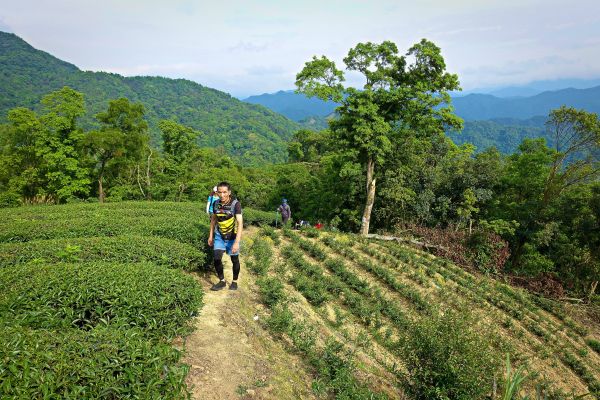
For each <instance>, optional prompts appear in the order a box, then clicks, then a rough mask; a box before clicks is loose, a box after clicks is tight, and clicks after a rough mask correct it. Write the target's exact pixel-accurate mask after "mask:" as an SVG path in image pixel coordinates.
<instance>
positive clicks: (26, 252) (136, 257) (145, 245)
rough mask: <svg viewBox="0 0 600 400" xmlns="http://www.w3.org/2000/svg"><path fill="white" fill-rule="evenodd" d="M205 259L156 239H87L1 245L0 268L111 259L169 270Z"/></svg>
mask: <svg viewBox="0 0 600 400" xmlns="http://www.w3.org/2000/svg"><path fill="white" fill-rule="evenodd" d="M205 259H206V255H205V254H204V253H203V252H201V251H200V250H198V249H197V248H195V247H193V246H191V245H189V244H185V243H181V242H178V241H176V240H172V239H165V238H161V237H153V236H133V235H123V236H110V237H108V236H105V237H84V238H70V239H49V240H33V241H30V242H25V243H2V244H0V268H2V267H7V266H13V265H17V264H23V263H26V262H29V261H32V260H36V261H38V262H44V263H56V262H61V261H64V262H77V261H82V262H91V261H104V260H110V261H111V262H118V263H136V262H143V261H151V262H153V263H155V264H157V265H162V266H166V267H169V268H184V269H187V270H190V269H194V268H199V267H201V266H202V265H204V262H205Z"/></svg>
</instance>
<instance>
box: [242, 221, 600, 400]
mask: <svg viewBox="0 0 600 400" xmlns="http://www.w3.org/2000/svg"><path fill="white" fill-rule="evenodd" d="M261 233H262V234H261V236H257V237H256V239H255V240H254V242H253V244H252V246H251V247H250V253H251V255H250V261H248V263H247V265H248V266H249V268H250V269H251V270H252V271H253V272H254V274H255V275H256V276H257V285H258V290H259V292H260V296H261V299H262V300H261V301H262V302H263V303H264V304H265V306H266V307H267V309H268V310H269V311H268V312H267V313H268V316H267V318H266V323H265V326H266V328H267V329H269V330H271V332H273V334H274V335H275V336H276V337H279V338H281V340H282V341H283V342H284V343H286V344H287V345H288V346H289V348H290V349H291V350H292V351H293V352H297V353H299V354H302V355H303V357H304V358H305V360H306V361H307V362H308V364H309V365H311V366H312V368H313V371H314V373H315V376H316V378H315V382H314V384H313V388H314V389H315V390H317V391H318V392H319V391H320V393H322V394H323V395H326V396H327V395H329V396H332V397H336V398H406V397H404V396H406V395H408V398H414V399H489V398H498V399H525V398H529V399H575V398H600V352H599V346H598V343H599V342H598V339H599V336H598V326H597V323H596V324H592V326H585V325H583V324H582V323H580V322H577V321H576V320H575V319H574V318H573V317H572V316H571V315H570V311H569V310H568V309H567V308H565V306H564V305H563V304H561V303H558V302H555V301H552V300H548V299H545V298H541V297H537V296H535V295H532V294H530V293H527V292H525V291H523V290H520V289H516V288H514V287H511V286H508V285H505V284H503V283H501V282H499V281H497V280H493V279H490V278H488V277H485V276H481V275H474V274H471V273H469V272H468V271H466V270H464V269H463V268H460V267H458V266H456V265H454V264H452V263H451V262H449V261H446V260H443V259H439V258H436V257H433V256H431V255H430V254H428V253H425V252H422V251H420V250H416V249H414V248H411V247H407V246H404V245H401V244H398V243H396V242H393V243H391V242H383V241H378V240H374V239H365V238H363V237H360V236H355V235H346V234H340V233H332V232H321V231H318V230H314V229H308V230H303V231H300V232H298V231H291V230H284V231H276V230H274V229H272V228H269V227H264V228H262V230H261ZM507 360H508V363H509V364H508V365H509V366H510V368H509V367H507V364H506V363H507ZM520 380H522V382H521V384H520V385H518V386H521V388H522V391H521V393H520V394H516V393H514V392H513V393H512V394H507V393H509V392H510V390H511V389H510V388H509V389H506V386H507V385H508V386H510V385H511V384H514V383H515V382H517V381H520ZM527 393H528V394H529V396H530V397H524V396H525V395H526V394H527Z"/></svg>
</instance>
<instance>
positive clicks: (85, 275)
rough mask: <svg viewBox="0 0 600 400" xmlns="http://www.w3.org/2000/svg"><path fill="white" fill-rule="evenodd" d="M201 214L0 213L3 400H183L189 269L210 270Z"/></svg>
mask: <svg viewBox="0 0 600 400" xmlns="http://www.w3.org/2000/svg"><path fill="white" fill-rule="evenodd" d="M203 209H204V207H203V204H202V205H199V204H194V203H149V202H123V203H106V204H83V203H82V204H74V205H65V206H32V207H22V208H16V209H2V210H0V288H1V290H0V398H2V399H11V398H19V399H34V398H39V399H41V398H73V399H81V398H106V399H116V398H143V399H151V398H155V399H158V398H160V399H179V398H188V393H189V389H188V387H187V385H186V382H185V379H186V376H187V374H188V370H189V367H188V366H187V365H185V364H183V363H182V362H181V361H180V360H181V355H182V352H181V350H182V349H181V343H182V341H181V337H184V336H185V335H187V334H189V333H190V332H191V331H192V329H193V320H192V318H193V317H194V316H195V315H197V314H198V312H199V310H200V307H201V305H202V301H203V297H204V291H203V290H202V288H201V286H200V285H198V282H197V280H196V279H195V278H194V276H192V275H190V274H189V273H184V271H183V270H184V269H185V270H188V271H189V270H198V269H199V268H201V267H202V266H203V265H204V264H205V262H206V261H207V257H206V252H205V246H206V244H205V243H206V238H207V232H208V225H207V223H208V219H207V217H206V215H205V214H204V212H203ZM246 214H247V215H246V219H247V221H248V222H256V221H257V220H260V218H261V217H263V216H264V215H263V214H261V213H260V212H256V211H252V210H247V212H246ZM269 217H271V216H270V215H269Z"/></svg>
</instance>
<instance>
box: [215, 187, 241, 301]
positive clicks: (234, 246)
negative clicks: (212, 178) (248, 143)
mask: <svg viewBox="0 0 600 400" xmlns="http://www.w3.org/2000/svg"><path fill="white" fill-rule="evenodd" d="M216 192H217V194H218V196H219V199H218V200H217V201H215V202H214V203H213V208H212V214H211V218H210V230H209V233H208V245H209V246H211V247H213V251H214V259H215V271H216V272H217V276H218V277H219V282H217V283H215V284H214V285H213V286H212V287H211V288H210V290H221V289H223V288H225V286H227V282H225V275H224V274H223V254H224V253H225V252H227V254H228V255H229V257H230V258H231V263H232V264H233V281H232V282H231V284H230V285H229V290H237V288H238V283H237V280H238V277H239V274H240V258H239V251H240V242H241V239H242V229H243V227H244V220H243V219H242V206H241V204H240V202H239V201H238V199H234V198H232V197H231V186H230V185H229V183H227V182H221V183H219V184H218V185H217V191H216Z"/></svg>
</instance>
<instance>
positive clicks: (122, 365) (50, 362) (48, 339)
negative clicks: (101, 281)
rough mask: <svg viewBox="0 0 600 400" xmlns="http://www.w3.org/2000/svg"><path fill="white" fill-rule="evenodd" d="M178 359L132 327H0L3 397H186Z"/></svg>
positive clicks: (175, 353)
mask: <svg viewBox="0 0 600 400" xmlns="http://www.w3.org/2000/svg"><path fill="white" fill-rule="evenodd" d="M179 359H180V352H179V351H178V350H176V349H173V348H172V347H171V346H169V345H167V344H165V343H154V342H150V341H148V340H146V339H145V338H144V336H143V335H142V334H140V332H138V331H136V330H131V329H129V330H115V329H110V328H106V327H99V328H95V329H92V330H90V331H81V330H77V329H66V330H65V329H63V330H61V331H49V330H44V329H42V330H32V329H29V328H24V327H0V398H2V399H100V398H102V399H125V398H130V399H133V398H137V399H187V398H188V395H187V388H186V386H185V376H186V374H187V371H188V367H187V366H186V365H182V364H179V363H178V361H179Z"/></svg>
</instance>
